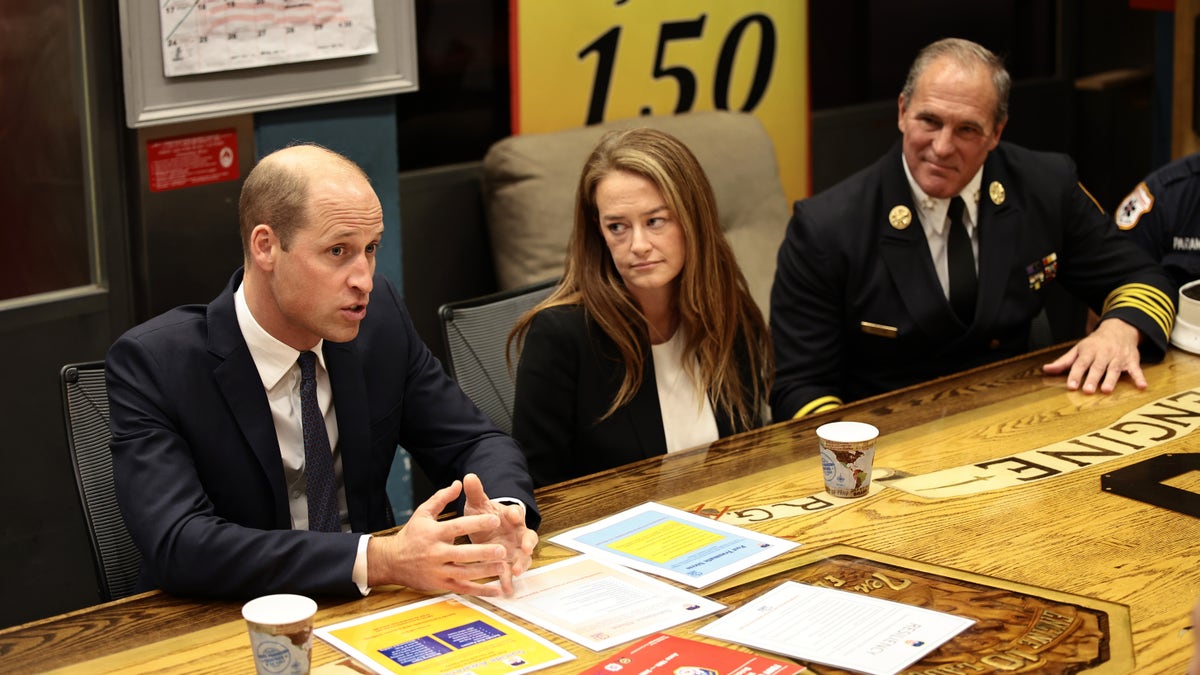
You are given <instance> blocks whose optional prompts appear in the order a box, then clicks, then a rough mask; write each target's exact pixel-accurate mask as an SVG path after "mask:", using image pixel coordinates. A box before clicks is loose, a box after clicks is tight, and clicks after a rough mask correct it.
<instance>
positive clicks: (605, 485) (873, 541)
mask: <svg viewBox="0 0 1200 675" xmlns="http://www.w3.org/2000/svg"><path fill="white" fill-rule="evenodd" d="M1062 350H1063V347H1055V348H1050V349H1048V350H1043V351H1041V352H1035V353H1032V354H1030V355H1028V356H1025V357H1021V358H1017V359H1012V360H1009V361H1005V362H1001V363H998V364H993V365H991V366H986V367H984V368H979V369H976V370H973V371H968V372H965V373H961V374H958V375H954V376H951V377H948V378H943V379H940V380H935V381H933V382H930V383H926V384H922V385H918V386H915V387H910V388H908V389H904V390H901V391H897V392H892V393H889V394H885V395H882V396H877V397H874V398H871V399H866V400H863V401H858V402H856V403H853V404H851V405H848V406H844V407H842V408H840V409H837V410H834V411H830V412H827V413H823V414H821V415H816V416H812V417H809V418H804V419H801V420H794V421H791V422H785V423H782V424H776V425H772V426H769V427H765V428H763V429H760V430H756V431H753V432H749V433H745V434H740V435H737V436H733V437H730V438H726V439H721V440H720V441H717V442H716V443H713V444H712V445H710V446H708V447H703V448H697V449H694V450H690V451H686V452H683V453H677V454H673V455H669V456H666V457H662V458H657V459H652V460H646V461H643V462H639V463H637V464H631V465H628V466H625V467H620V468H618V469H613V470H609V471H606V472H602V473H599V474H595V475H592V476H588V477H585V478H581V479H576V480H573V481H568V482H565V483H561V484H558V485H554V486H550V487H548V488H545V489H542V490H539V491H538V493H537V498H538V507H539V509H540V510H541V512H542V514H543V523H542V528H541V530H540V533H539V534H540V535H541V537H542V540H543V541H542V543H541V544H539V546H538V549H537V551H536V552H535V555H534V558H535V564H539V565H540V564H545V563H548V562H553V561H555V560H559V559H561V558H563V557H566V556H569V555H573V553H572V552H570V551H567V550H565V549H562V548H560V547H558V546H555V545H553V544H550V543H548V542H547V541H546V539H548V538H549V537H550V536H552V535H554V534H555V533H557V532H560V531H562V530H564V529H568V528H571V527H574V526H578V525H582V524H585V523H588V522H591V521H593V520H596V519H598V518H601V517H603V516H607V515H611V514H613V513H616V512H618V511H620V510H622V509H625V508H629V507H632V506H636V505H638V504H641V503H644V502H647V501H656V502H660V503H664V504H668V505H671V506H676V507H679V508H683V509H687V510H701V511H702V512H706V513H721V512H724V513H726V514H731V513H741V514H743V515H750V516H753V517H756V518H757V517H759V516H760V515H761V517H762V519H761V520H756V521H754V522H747V521H746V519H743V520H742V521H741V522H743V523H747V524H746V526H748V527H751V528H752V529H755V530H758V531H761V532H765V533H768V534H771V535H775V536H779V537H784V538H788V539H791V540H794V541H797V542H800V543H801V544H802V545H801V546H800V547H798V548H797V549H795V550H794V551H793V552H792V553H790V554H789V556H792V557H801V556H808V557H811V555H812V554H813V552H814V550H817V549H820V548H822V547H826V546H832V545H837V544H843V545H849V546H852V547H856V548H858V549H865V550H868V551H872V552H878V553H881V554H885V555H888V556H894V557H898V558H902V559H907V560H913V561H919V562H921V563H924V564H929V565H936V566H940V567H945V568H952V569H956V570H962V571H964V572H968V573H972V574H976V575H983V576H986V577H990V578H995V579H1002V580H1007V581H1011V582H1015V583H1018V584H1024V585H1028V586H1034V587H1038V588H1045V589H1052V590H1054V591H1058V592H1062V593H1070V594H1075V595H1080V596H1085V597H1088V598H1095V599H1097V600H1101V601H1107V602H1111V603H1118V604H1120V605H1125V606H1127V607H1128V608H1129V619H1130V627H1129V628H1126V627H1124V626H1115V627H1113V630H1130V629H1131V632H1132V645H1133V649H1134V655H1135V659H1136V666H1135V667H1133V669H1132V672H1137V673H1172V674H1178V673H1183V672H1185V671H1186V669H1187V663H1188V659H1189V658H1190V655H1191V645H1192V634H1191V632H1190V631H1187V630H1184V629H1185V627H1186V626H1188V625H1189V624H1190V618H1189V613H1190V610H1191V608H1192V606H1193V604H1194V603H1195V602H1196V601H1197V599H1198V598H1200V519H1198V518H1195V517H1193V516H1189V515H1185V514H1184V513H1180V512H1177V511H1175V510H1171V509H1166V508H1161V507H1158V506H1152V505H1150V504H1147V503H1144V502H1142V501H1139V500H1135V499H1131V498H1128V497H1123V496H1119V495H1116V494H1110V493H1107V492H1105V491H1104V490H1103V489H1102V487H1101V477H1102V476H1103V475H1105V474H1107V473H1109V472H1112V471H1113V470H1115V469H1119V468H1122V467H1125V466H1129V465H1131V464H1135V463H1139V462H1142V461H1143V460H1146V459H1150V458H1152V457H1155V456H1159V455H1163V454H1179V453H1191V452H1197V451H1200V435H1196V436H1195V437H1193V436H1191V435H1189V434H1186V433H1184V434H1180V435H1178V436H1177V437H1173V438H1171V439H1170V440H1167V441H1165V442H1162V443H1160V444H1158V445H1156V446H1153V447H1147V448H1146V449H1143V450H1138V451H1136V452H1131V453H1129V454H1124V455H1122V456H1119V457H1115V458H1105V459H1108V461H1105V462H1104V463H1102V464H1099V463H1097V464H1095V465H1090V464H1091V461H1092V460H1083V462H1082V463H1087V464H1089V465H1088V466H1080V467H1079V468H1077V470H1074V471H1071V472H1069V473H1063V474H1062V475H1057V476H1053V477H1050V478H1045V479H1043V480H1035V481H1030V482H1029V484H1025V485H1020V486H1017V487H1009V488H1003V489H997V490H991V491H986V492H979V493H976V494H970V495H964V496H959V497H950V498H943V499H931V498H927V497H923V496H917V495H915V494H912V493H910V492H906V491H902V490H899V489H895V488H885V489H883V490H881V491H879V492H877V493H873V494H871V495H870V496H867V497H864V498H861V499H858V500H854V501H853V502H852V503H850V504H848V505H845V506H839V507H837V508H827V509H822V510H813V511H811V512H808V511H805V510H804V508H803V507H804V506H805V505H811V504H812V502H811V500H810V497H811V496H812V495H815V494H817V493H819V492H821V491H822V478H821V466H820V459H819V456H818V451H817V439H816V436H815V433H814V430H815V429H816V427H817V426H819V425H820V424H823V423H825V422H830V421H835V420H840V419H846V420H857V421H864V422H870V423H872V424H874V425H875V426H877V427H878V428H879V429H880V434H881V435H880V438H879V441H878V446H877V450H876V458H875V465H876V467H877V468H886V469H892V470H895V471H897V472H902V473H904V474H913V475H922V474H928V473H931V472H934V471H940V470H944V469H951V468H954V467H961V466H966V465H972V464H976V463H986V462H989V461H992V460H996V459H998V458H1005V457H1009V456H1012V455H1016V454H1018V453H1021V452H1024V451H1028V450H1033V449H1036V448H1042V447H1044V446H1047V445H1050V444H1052V443H1058V442H1062V441H1065V440H1068V439H1072V438H1082V437H1085V436H1087V435H1088V434H1090V433H1093V432H1097V431H1098V430H1099V431H1103V430H1105V429H1107V428H1108V427H1109V426H1110V425H1113V424H1114V423H1116V422H1117V421H1118V420H1120V419H1121V418H1122V417H1123V416H1126V415H1128V414H1130V413H1132V412H1135V411H1138V410H1142V409H1145V407H1146V406H1151V405H1153V404H1155V402H1157V401H1161V400H1163V399H1167V398H1168V397H1170V396H1174V395H1177V394H1183V395H1184V396H1188V395H1187V394H1186V393H1185V392H1188V391H1191V390H1195V391H1196V400H1197V401H1200V357H1198V356H1194V355H1191V354H1188V353H1186V352H1181V351H1178V350H1174V351H1172V352H1171V353H1169V354H1168V355H1167V358H1166V359H1165V360H1164V361H1163V362H1162V363H1159V364H1153V365H1147V366H1146V368H1145V372H1146V376H1147V378H1148V379H1149V382H1150V385H1149V387H1148V388H1147V389H1146V390H1145V391H1138V390H1137V389H1136V388H1135V387H1134V386H1133V385H1132V384H1131V383H1130V382H1129V380H1128V379H1127V378H1126V379H1124V380H1122V382H1121V383H1120V385H1119V386H1118V388H1117V390H1116V391H1115V392H1114V393H1113V394H1111V395H1091V396H1089V395H1085V394H1082V393H1078V392H1071V391H1068V390H1067V389H1066V385H1065V380H1064V378H1061V377H1046V376H1044V375H1043V374H1042V373H1041V368H1040V366H1041V364H1043V363H1046V362H1048V361H1050V360H1052V358H1053V357H1054V356H1056V355H1057V354H1058V353H1060V352H1061V351H1062ZM1198 419H1200V418H1198ZM1110 435H1111V434H1110ZM1078 462H1079V460H1077V463H1078ZM1033 473H1036V472H1033ZM1197 474H1200V472H1195V471H1193V472H1190V473H1186V474H1184V475H1181V476H1179V477H1178V478H1175V479H1172V481H1171V484H1172V485H1173V486H1175V487H1179V488H1182V489H1185V490H1189V491H1191V492H1200V476H1198V475H1197ZM1030 475H1032V474H1030ZM773 505H774V506H773ZM779 505H782V506H779ZM764 507H765V508H764ZM751 509H759V510H757V511H751ZM768 513H770V514H771V516H772V517H766V514H768ZM786 564H787V561H786V559H783V560H781V561H778V563H777V565H786ZM743 574H745V575H755V574H758V575H761V574H762V572H761V571H756V570H749V571H747V572H745V573H743ZM735 581H736V579H735ZM420 597H423V596H420V595H419V594H416V593H413V592H411V591H408V590H407V589H403V588H379V589H375V590H374V591H373V592H372V593H371V594H370V595H369V596H367V597H365V598H361V599H353V600H342V599H331V598H317V601H318V604H319V605H320V610H319V611H318V614H317V617H316V624H317V625H318V626H321V625H327V624H331V623H335V622H338V621H342V620H345V619H349V618H353V617H357V616H362V615H365V614H368V613H371V612H377V611H382V610H385V609H389V608H392V607H395V606H398V605H400V604H404V603H406V602H409V601H412V600H414V599H418V598H420ZM241 604H242V603H241V602H222V601H195V600H189V599H183V598H178V597H173V596H170V595H166V594H163V593H159V592H151V593H145V594H141V595H138V596H134V597H130V598H125V599H122V600H118V601H115V602H110V603H106V604H101V605H97V606H94V607H89V608H85V609H82V610H79V611H75V612H70V613H67V614H62V615H59V616H54V617H50V618H47V619H44V620H40V621H35V622H31V623H28V624H24V625H21V626H16V627H13V628H9V629H6V630H2V631H0V672H4V673H7V672H14V673H28V672H48V671H59V672H79V673H108V672H129V673H163V672H189V673H231V672H253V664H252V660H251V655H250V646H249V638H248V636H247V634H246V628H245V624H244V622H243V621H242V619H241V615H240V607H241ZM488 607H489V608H491V607H490V606H488ZM500 613H501V614H503V612H500ZM509 618H512V617H509ZM514 620H515V621H516V622H517V623H520V624H522V625H526V626H528V624H526V623H525V622H523V621H520V620H517V619H514ZM706 622H707V621H706V620H704V619H701V620H698V621H697V622H693V624H686V625H684V626H681V627H678V628H676V629H673V630H671V631H669V632H672V633H676V634H679V635H685V636H689V637H694V635H693V634H692V630H694V629H695V628H696V627H698V626H699V625H703V623H706ZM534 630H535V632H538V633H540V634H542V635H544V636H546V637H547V638H549V639H551V640H553V641H554V642H556V643H558V644H560V645H562V646H564V647H565V648H566V649H567V650H568V651H570V652H571V653H572V654H574V655H575V656H576V657H577V658H576V660H575V661H572V662H570V663H568V664H565V665H563V666H559V667H558V668H557V669H547V670H545V671H539V672H579V671H581V670H583V669H584V668H585V667H587V666H588V665H590V664H595V663H596V662H598V661H600V660H601V659H603V658H604V657H605V656H607V655H608V654H610V653H612V652H615V651H618V650H619V648H618V649H613V650H610V651H609V652H604V653H594V652H591V651H590V650H588V649H586V648H584V647H582V646H580V645H577V644H574V643H572V642H569V641H567V640H565V639H562V638H559V637H557V636H554V635H553V634H550V633H548V632H546V631H543V630H538V629H534ZM344 662H345V658H344V656H343V655H342V654H341V653H340V652H338V651H337V650H335V649H333V648H332V647H330V646H329V645H327V644H326V643H324V642H323V641H321V640H320V639H316V638H314V640H313V666H314V670H315V671H317V672H335V671H336V670H337V669H338V667H337V665H336V664H338V663H344Z"/></svg>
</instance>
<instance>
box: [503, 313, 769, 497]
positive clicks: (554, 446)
mask: <svg viewBox="0 0 1200 675" xmlns="http://www.w3.org/2000/svg"><path fill="white" fill-rule="evenodd" d="M644 353H645V357H646V366H645V369H644V371H643V375H642V386H641V388H639V389H638V391H637V393H635V394H634V397H633V399H632V400H631V401H630V402H629V404H628V405H626V406H624V407H623V408H621V409H619V410H617V411H616V412H614V413H613V414H612V415H611V416H609V417H608V418H607V419H605V420H604V421H602V422H597V420H599V419H600V416H601V415H603V414H604V412H605V411H606V410H608V407H609V405H610V404H611V403H612V400H613V398H614V397H615V396H616V393H617V390H618V389H620V387H621V379H622V378H623V377H624V374H625V365H624V363H623V362H622V361H621V358H620V352H618V351H617V346H616V344H615V343H614V342H613V341H612V340H611V339H610V338H609V337H608V335H607V334H605V333H604V331H603V330H601V328H600V326H599V324H597V323H596V322H595V321H592V320H591V319H590V318H588V317H587V315H586V312H585V311H584V309H583V307H582V306H579V305H570V306H560V307H551V308H549V309H545V310H542V311H541V312H539V313H538V314H537V316H535V317H534V319H533V322H532V323H531V324H530V327H529V331H528V333H527V334H526V336H525V341H524V343H523V346H522V348H521V358H520V361H519V363H518V366H517V383H516V399H515V402H514V404H513V437H514V438H516V439H517V442H518V443H520V445H521V449H522V450H523V451H524V452H525V457H526V458H527V459H528V461H529V471H530V473H531V474H532V475H533V482H534V485H536V486H538V487H541V486H543V485H550V484H552V483H557V482H560V481H564V480H567V479H569V478H575V477H577V476H584V475H587V474H590V473H595V472H597V471H602V470H604V469H609V468H612V467H615V466H620V465H622V464H628V463H630V462H635V461H637V460H639V459H644V458H646V457H654V456H656V455H663V454H666V452H667V440H666V434H665V432H664V431H663V421H662V410H661V409H660V407H659V404H658V385H657V381H656V380H655V378H654V362H653V359H652V357H651V352H650V348H649V346H648V345H647V346H645V347H644ZM744 353H745V351H744V350H740V351H739V354H744ZM742 370H743V371H744V372H743V378H746V377H748V372H749V371H748V367H747V366H745V365H744V364H743V367H742ZM747 381H748V380H747ZM713 412H714V413H715V415H716V420H717V431H718V433H719V434H720V436H722V437H724V436H728V435H730V434H733V433H736V432H738V431H743V430H742V429H736V428H735V427H734V424H733V422H732V421H731V420H730V419H729V417H728V416H726V415H724V414H723V413H722V412H721V411H720V410H717V409H716V408H715V407H714V410H713Z"/></svg>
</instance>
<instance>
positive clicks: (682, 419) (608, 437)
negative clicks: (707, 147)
mask: <svg viewBox="0 0 1200 675" xmlns="http://www.w3.org/2000/svg"><path fill="white" fill-rule="evenodd" d="M508 340H509V347H510V349H511V348H512V347H513V346H514V345H516V346H518V347H520V353H521V356H520V360H519V363H518V366H517V375H516V401H515V404H514V410H513V436H514V437H515V438H516V439H517V441H518V442H519V443H520V444H521V447H522V448H523V450H524V452H525V455H526V457H527V459H528V460H529V468H530V473H531V474H532V476H533V479H534V483H535V484H536V485H539V486H540V485H548V484H550V483H556V482H558V481H562V480H566V479H568V478H573V477H575V476H581V475H585V474H588V473H593V472H595V471H600V470H602V469H606V468H610V467H613V466H618V465H621V464H625V463H628V462H632V461H635V460H638V459H642V458H643V457H651V456H654V455H661V454H663V453H666V452H673V451H675V450H682V449H685V448H689V447H693V446H696V445H702V444H705V443H709V442H712V441H714V440H716V439H717V438H718V437H721V436H727V435H729V434H732V433H737V432H739V431H744V430H746V429H752V428H754V427H757V426H760V425H761V424H762V423H763V421H764V414H765V410H766V400H767V395H768V392H769V391H770V388H771V373H772V371H773V366H772V360H771V346H770V336H769V333H768V331H767V327H766V324H765V322H764V321H763V317H762V313H761V312H760V311H759V309H758V307H757V306H756V305H755V304H754V301H753V300H752V299H751V297H750V293H749V291H748V290H747V286H746V280H745V278H744V277H743V276H742V273H741V271H740V270H739V269H738V266H737V262H736V261H735V260H734V257H733V252H732V250H731V249H730V247H729V244H728V243H727V242H726V240H725V236H724V234H723V233H722V231H721V226H720V222H719V220H718V213H717V205H716V199H715V198H714V196H713V191H712V187H711V185H710V184H709V182H708V178H707V177H706V176H705V174H704V170H703V169H702V168H701V167H700V163H699V162H698V161H697V160H696V158H695V156H694V155H693V154H692V152H691V151H690V150H689V149H688V148H687V147H686V146H685V145H684V144H683V143H681V142H680V141H679V140H678V139H676V138H675V137H673V136H671V135H670V134H667V133H665V132H662V131H658V130H655V129H647V128H638V129H626V130H620V131H614V132H609V133H608V134H606V135H605V136H604V137H603V138H602V139H601V140H600V143H599V145H597V147H596V148H595V150H593V151H592V154H591V156H590V157H589V158H588V160H587V162H586V164H585V165H584V168H583V172H582V175H581V176H580V179H579V186H578V189H577V192H576V200H575V223H574V227H573V230H572V233H571V239H570V242H569V244H568V250H567V260H566V265H565V268H564V272H563V277H562V280H561V281H560V283H559V285H558V287H557V288H556V289H555V290H554V292H553V293H552V294H551V295H550V296H549V297H548V298H546V299H545V300H544V301H542V302H541V303H540V304H539V305H538V306H537V307H535V308H534V309H533V310H531V311H530V312H529V313H527V314H526V315H524V316H523V317H521V319H520V320H519V321H518V322H517V324H516V326H515V327H514V328H513V331H512V333H510V334H509V338H508Z"/></svg>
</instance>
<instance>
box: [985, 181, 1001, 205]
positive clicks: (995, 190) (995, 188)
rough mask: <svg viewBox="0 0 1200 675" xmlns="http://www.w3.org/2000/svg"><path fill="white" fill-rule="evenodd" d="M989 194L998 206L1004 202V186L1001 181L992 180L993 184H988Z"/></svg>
mask: <svg viewBox="0 0 1200 675" xmlns="http://www.w3.org/2000/svg"><path fill="white" fill-rule="evenodd" d="M988 196H989V197H991V198H992V203H993V204H995V205H996V206H1000V205H1001V204H1003V203H1004V186H1003V185H1001V184H1000V181H998V180H994V181H992V184H991V185H989V186H988Z"/></svg>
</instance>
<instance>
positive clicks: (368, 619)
mask: <svg viewBox="0 0 1200 675" xmlns="http://www.w3.org/2000/svg"><path fill="white" fill-rule="evenodd" d="M313 633H315V634H316V636H317V637H319V638H321V639H322V640H325V641H326V642H328V643H329V644H331V645H333V646H334V647H337V648H338V649H340V650H342V651H343V652H345V653H346V654H349V655H350V656H351V657H353V658H354V659H355V660H357V661H358V662H359V663H361V664H362V665H364V666H367V667H369V668H371V669H372V670H373V671H374V672H376V673H383V674H385V675H386V674H388V673H406V674H409V675H425V674H426V673H428V674H429V675H453V674H455V673H464V674H465V673H471V674H472V675H497V674H501V673H503V674H504V675H517V674H518V673H530V672H533V671H535V670H540V669H542V668H545V667H547V666H552V665H555V664H559V663H565V662H567V661H570V660H572V659H574V658H575V657H574V656H572V655H571V654H570V653H568V652H566V651H564V650H563V649H561V648H560V647H558V646H557V645H555V644H553V643H552V642H550V641H548V640H545V639H544V638H541V637H539V636H537V635H535V634H533V633H531V632H529V631H527V630H525V629H524V628H521V627H520V626H517V625H516V624H513V623H511V622H509V621H506V620H504V619H502V618H500V617H499V616H497V615H496V614H493V613H492V612H489V611H488V610H486V609H483V608H482V607H478V606H476V605H474V604H471V603H469V602H465V601H464V600H463V599H462V598H461V597H459V596H457V595H446V596H441V597H437V598H432V599H429V600H424V601H422V602H417V603H413V604H411V605H405V606H403V607H397V608H396V609H390V610H387V611H385V612H378V613H375V614H370V615H367V616H364V617H359V618H357V619H351V620H349V621H343V622H341V623H337V624H333V625H331V626H324V627H321V628H317V629H316V630H314V631H313Z"/></svg>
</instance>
